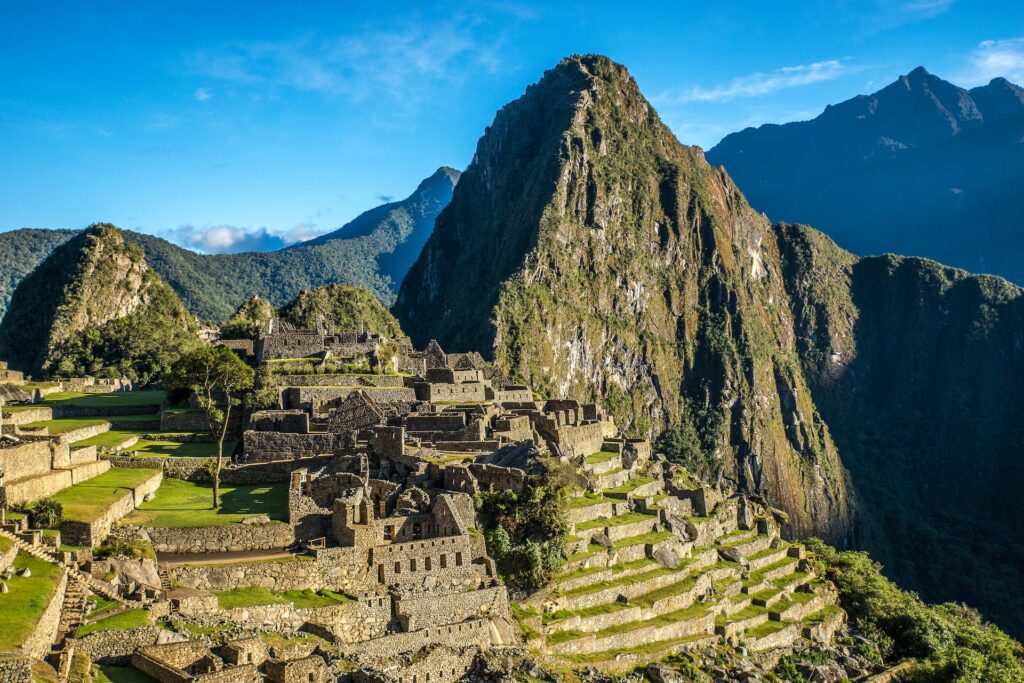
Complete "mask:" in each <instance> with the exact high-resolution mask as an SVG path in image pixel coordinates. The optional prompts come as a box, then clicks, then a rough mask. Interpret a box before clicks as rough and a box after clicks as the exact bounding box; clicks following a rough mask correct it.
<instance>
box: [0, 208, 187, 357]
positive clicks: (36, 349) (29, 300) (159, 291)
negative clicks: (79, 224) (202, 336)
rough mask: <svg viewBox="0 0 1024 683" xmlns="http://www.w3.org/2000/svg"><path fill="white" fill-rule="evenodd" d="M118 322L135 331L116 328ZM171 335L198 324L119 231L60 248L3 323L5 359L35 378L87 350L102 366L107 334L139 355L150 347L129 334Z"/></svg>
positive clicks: (105, 228)
mask: <svg viewBox="0 0 1024 683" xmlns="http://www.w3.org/2000/svg"><path fill="white" fill-rule="evenodd" d="M118 321H131V322H130V325H131V327H130V328H129V327H124V326H121V327H119V328H117V329H115V328H114V327H112V325H113V324H114V323H115V322H118ZM136 328H137V329H136ZM168 330H170V331H174V332H179V331H180V332H182V333H183V334H184V335H186V336H190V335H192V333H194V331H195V322H194V320H193V319H192V317H191V316H190V315H189V314H188V313H187V312H186V311H185V309H184V307H183V306H182V304H181V302H180V301H179V300H178V298H177V297H176V296H175V295H174V293H173V292H172V291H171V290H170V288H169V287H168V286H167V285H166V284H164V282H163V281H162V280H161V279H160V277H159V276H158V275H157V274H156V273H155V272H153V271H152V270H151V269H150V268H149V266H148V265H147V264H146V260H145V258H144V256H143V253H142V250H141V249H140V248H139V247H137V246H135V245H132V244H129V243H126V242H125V240H124V238H123V236H122V235H121V232H120V231H119V230H117V229H116V228H114V227H113V226H110V225H94V226H92V227H90V228H89V229H88V230H85V231H84V232H82V233H80V234H79V235H77V236H76V237H74V238H72V239H71V240H69V241H68V242H66V243H64V244H63V245H61V246H59V247H57V248H56V249H55V250H54V251H53V252H52V253H51V254H50V255H49V256H48V257H47V259H46V260H45V261H43V263H42V264H40V266H39V267H38V268H36V269H35V270H34V271H33V272H32V273H31V274H30V275H29V276H28V277H26V278H25V279H24V280H22V282H21V284H19V285H18V288H17V289H16V290H15V291H14V294H13V295H12V297H11V306H10V308H9V310H8V311H7V314H6V315H5V316H4V319H3V322H2V324H0V357H4V358H6V359H9V361H10V363H11V364H12V365H13V366H16V367H19V368H23V369H24V370H26V371H28V372H31V373H34V374H39V373H41V372H53V371H57V367H58V366H59V365H60V364H61V363H64V362H71V363H74V360H73V359H72V358H71V357H72V356H74V355H76V354H80V353H83V352H85V350H86V347H89V349H88V355H89V356H90V360H91V361H99V360H100V359H99V358H98V357H97V356H96V353H98V352H99V350H98V349H97V348H95V345H96V344H97V343H100V341H101V339H100V338H101V337H103V336H104V334H108V335H109V336H111V337H112V338H113V337H118V339H116V340H113V339H111V341H116V342H117V343H118V344H126V345H130V346H132V347H133V348H135V349H136V350H141V349H142V347H144V346H145V341H144V340H143V339H142V338H141V337H133V336H132V335H130V334H129V333H130V332H140V333H142V335H143V336H146V338H147V339H150V338H152V336H155V335H164V334H165V332H167V331H168ZM127 350H128V349H127V347H126V348H125V351H127ZM108 360H109V359H108ZM102 366H103V363H102V362H101V363H100V366H98V367H85V368H75V369H78V370H82V371H84V372H96V371H97V370H99V369H101V367H102ZM68 369H69V370H71V368H70V366H68Z"/></svg>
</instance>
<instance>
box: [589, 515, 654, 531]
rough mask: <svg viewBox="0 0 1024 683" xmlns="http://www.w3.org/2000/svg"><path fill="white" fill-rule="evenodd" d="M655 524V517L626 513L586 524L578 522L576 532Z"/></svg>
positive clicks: (593, 520)
mask: <svg viewBox="0 0 1024 683" xmlns="http://www.w3.org/2000/svg"><path fill="white" fill-rule="evenodd" d="M643 521H649V522H656V521H658V517H657V515H645V514H643V513H642V512H627V513H626V514H624V515H615V516H614V517H612V518H611V519H607V518H605V517H599V518H598V519H592V520H590V521H588V522H580V523H579V524H577V525H576V531H586V530H588V529H603V528H605V527H615V526H624V525H626V524H633V523H634V522H643Z"/></svg>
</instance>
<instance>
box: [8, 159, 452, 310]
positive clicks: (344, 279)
mask: <svg viewBox="0 0 1024 683" xmlns="http://www.w3.org/2000/svg"><path fill="white" fill-rule="evenodd" d="M458 178H459V172H458V171H456V170H454V169H451V168H448V167H442V168H440V169H438V170H437V171H436V172H435V173H434V174H432V175H431V176H430V177H429V178H426V179H425V180H424V181H423V182H421V183H420V185H419V186H418V187H417V188H416V190H415V191H414V192H413V193H412V194H411V195H409V196H408V197H407V198H405V199H403V200H401V201H397V202H392V203H389V204H385V205H383V206H379V207H377V208H375V209H371V210H370V211H367V212H365V213H363V214H361V215H360V216H358V217H357V218H355V219H354V220H353V221H351V222H350V223H348V224H347V225H345V226H344V227H342V228H340V229H339V230H336V231H335V232H332V233H330V234H328V235H323V236H321V237H319V238H317V239H315V240H311V241H309V242H303V243H301V244H297V245H295V246H292V247H289V248H287V249H282V250H280V251H273V252H250V253H243V254H216V255H204V254H197V253H195V252H192V251H189V250H188V249H183V248H181V247H179V246H176V245H174V244H171V243H170V242H168V241H167V240H164V239H161V238H159V237H154V236H152V235H144V234H140V233H134V232H128V231H126V232H125V233H124V235H125V238H126V239H128V240H129V241H130V242H134V243H135V244H138V245H139V246H141V247H142V249H143V250H144V251H145V253H146V260H147V262H148V263H149V264H150V265H151V266H152V268H153V270H155V271H156V272H157V273H159V274H160V276H161V277H162V278H163V279H164V280H165V281H166V282H167V284H169V285H170V286H171V287H172V288H173V289H174V291H175V292H177V293H178V296H180V297H181V299H182V301H184V303H185V306H186V307H187V308H188V309H189V310H190V311H192V313H194V314H195V315H196V316H197V317H199V318H200V319H201V320H211V321H221V320H225V319H226V318H228V317H229V316H231V315H232V313H233V312H234V311H235V309H236V308H237V307H238V306H240V305H241V304H242V303H243V302H244V301H246V299H248V298H249V297H250V296H252V295H254V294H257V295H259V296H261V297H263V298H264V299H267V300H268V301H270V302H271V303H272V304H273V305H275V306H281V305H284V304H285V303H287V302H289V301H291V300H292V299H294V298H295V297H296V296H297V295H298V294H299V292H301V291H302V290H304V289H311V288H315V287H319V286H321V285H327V284H334V283H343V284H349V285H357V286H360V287H364V288H366V289H369V290H370V291H371V292H373V293H374V294H375V295H376V296H377V298H379V299H380V300H382V301H384V302H386V303H388V304H390V303H391V302H392V301H393V300H394V296H395V290H396V289H397V287H398V283H400V282H401V279H402V277H403V276H404V275H405V272H406V271H407V270H408V269H409V266H410V265H411V264H412V262H413V260H415V258H416V256H417V255H418V254H419V252H420V249H421V248H422V246H423V243H424V242H426V240H427V238H428V237H429V236H430V233H431V231H432V230H433V228H434V219H435V218H436V217H437V214H438V213H439V212H440V211H441V209H442V208H444V206H445V205H447V203H448V201H449V200H450V199H451V196H452V188H453V187H454V185H455V183H456V182H457V181H458ZM69 234H70V233H67V232H64V231H53V232H51V231H47V230H19V231H15V232H12V233H2V234H0V264H3V263H7V262H12V264H13V266H12V268H11V269H10V270H7V269H6V268H4V269H0V315H2V314H3V311H4V310H5V309H6V303H7V302H6V298H5V296H4V294H5V291H6V290H5V289H4V288H5V287H9V288H10V289H11V290H13V288H14V286H16V285H17V283H18V282H20V280H21V278H22V277H24V276H25V274H26V273H28V272H30V271H31V270H32V268H34V267H35V266H36V265H37V264H38V263H39V262H40V261H42V259H43V258H45V256H46V255H47V254H48V253H49V252H50V250H52V248H53V247H55V246H56V245H57V244H59V243H60V242H62V241H64V240H66V239H67V238H68V236H69ZM7 283H9V284H7Z"/></svg>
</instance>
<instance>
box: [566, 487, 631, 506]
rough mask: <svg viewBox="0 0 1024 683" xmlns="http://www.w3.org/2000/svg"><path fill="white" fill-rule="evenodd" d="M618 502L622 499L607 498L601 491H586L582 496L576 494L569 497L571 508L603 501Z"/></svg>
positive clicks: (597, 503)
mask: <svg viewBox="0 0 1024 683" xmlns="http://www.w3.org/2000/svg"><path fill="white" fill-rule="evenodd" d="M618 502H620V501H617V500H613V499H611V498H605V497H604V495H602V494H600V493H590V492H589V491H588V492H587V493H584V494H583V495H582V496H576V497H575V498H570V499H569V508H570V509H573V510H575V509H578V508H585V507H590V506H591V505H599V504H601V503H618Z"/></svg>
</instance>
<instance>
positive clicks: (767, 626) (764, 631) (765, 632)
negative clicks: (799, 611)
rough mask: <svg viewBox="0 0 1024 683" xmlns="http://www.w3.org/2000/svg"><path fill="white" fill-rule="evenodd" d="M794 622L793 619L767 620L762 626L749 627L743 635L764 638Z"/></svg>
mask: <svg viewBox="0 0 1024 683" xmlns="http://www.w3.org/2000/svg"><path fill="white" fill-rule="evenodd" d="M792 623H793V622H791V621H766V622H764V623H763V624H761V625H760V626H755V627H754V628H748V629H747V630H746V631H744V632H743V635H744V636H746V637H747V638H763V637H765V636H770V635H771V634H773V633H778V632H779V631H781V630H782V629H784V628H786V627H787V626H789V625H790V624H792Z"/></svg>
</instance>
